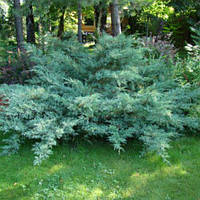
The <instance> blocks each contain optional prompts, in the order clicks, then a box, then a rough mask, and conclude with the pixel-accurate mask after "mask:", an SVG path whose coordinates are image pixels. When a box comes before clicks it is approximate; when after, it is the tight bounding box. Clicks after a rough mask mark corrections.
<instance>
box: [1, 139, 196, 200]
mask: <svg viewBox="0 0 200 200" xmlns="http://www.w3.org/2000/svg"><path fill="white" fill-rule="evenodd" d="M199 143H200V139H199V138H182V139H180V140H178V141H176V142H173V143H172V148H171V149H170V151H169V155H170V159H169V161H170V164H166V163H163V162H162V161H161V159H160V158H159V157H158V156H157V155H147V156H146V157H141V156H140V152H139V150H138V149H139V148H137V147H136V146H137V145H136V144H135V145H136V146H133V145H131V144H130V145H128V147H127V148H126V151H125V152H122V153H121V154H118V153H117V152H116V151H114V150H113V149H112V147H110V146H109V145H107V144H105V143H103V142H98V143H96V144H93V145H88V144H84V143H83V144H80V145H78V146H77V148H75V149H74V148H71V147H69V146H65V145H63V146H59V147H57V148H56V149H55V151H54V154H53V155H52V156H51V157H50V159H48V160H46V161H44V162H43V163H42V164H41V165H40V166H33V159H34V157H33V154H32V152H31V151H30V147H29V146H24V147H23V148H22V150H21V151H20V152H19V153H18V154H15V155H12V156H3V157H0V199H1V200H4V199H5V200H15V199H20V200H30V199H33V200H37V199H42V200H43V199H48V200H49V199H55V200H56V199H58V200H61V199H67V200H68V199H69V200H70V199H72V200H81V199H83V200H95V199H99V200H109V199H110V200H112V199H113V200H121V199H123V200H134V199H135V200H145V199H146V200H161V199H163V200H196V199H199V198H200V190H199V188H200V173H199V172H200V158H199V154H200V145H199ZM138 147H139V145H138Z"/></svg>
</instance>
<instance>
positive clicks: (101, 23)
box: [94, 2, 107, 33]
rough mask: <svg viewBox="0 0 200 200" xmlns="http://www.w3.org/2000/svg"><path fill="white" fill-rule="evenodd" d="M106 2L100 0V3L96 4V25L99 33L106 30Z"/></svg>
mask: <svg viewBox="0 0 200 200" xmlns="http://www.w3.org/2000/svg"><path fill="white" fill-rule="evenodd" d="M104 4H105V3H103V2H100V3H99V5H97V6H95V7H94V8H95V25H96V29H97V31H98V33H102V32H103V31H105V32H106V23H107V8H106V5H104Z"/></svg>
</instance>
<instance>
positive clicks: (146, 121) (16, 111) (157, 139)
mask: <svg viewBox="0 0 200 200" xmlns="http://www.w3.org/2000/svg"><path fill="white" fill-rule="evenodd" d="M133 43H134V42H133V41H132V39H130V38H127V37H125V36H124V35H120V36H118V37H116V38H113V37H111V36H107V35H105V36H104V37H102V38H101V39H100V40H99V42H98V44H97V45H96V47H95V49H94V50H93V51H92V52H90V51H88V50H87V49H85V48H84V47H82V46H81V45H80V44H78V42H76V41H74V40H68V41H59V40H57V39H54V38H53V39H52V38H51V39H47V41H46V46H45V48H43V50H40V49H37V48H35V47H32V48H30V49H29V51H30V52H31V53H32V57H33V62H34V63H37V65H36V66H35V67H34V70H33V71H34V74H35V76H34V78H32V80H31V81H29V84H28V85H25V86H21V85H13V86H8V85H4V86H2V87H1V93H2V94H4V95H6V97H7V98H8V99H9V106H8V107H5V108H4V111H3V112H0V124H1V126H0V128H1V130H2V131H3V132H4V133H10V134H11V138H9V139H7V140H6V141H5V142H6V143H7V145H6V146H5V147H4V151H3V152H4V153H8V152H10V150H11V152H15V151H16V150H18V148H19V145H20V143H21V141H23V139H24V138H28V139H31V140H34V146H33V150H34V153H35V155H36V159H35V164H39V163H40V162H41V161H42V160H43V159H45V158H47V157H48V156H49V154H51V153H52V147H53V146H55V145H56V144H57V141H58V140H74V139H76V138H79V139H87V140H90V139H92V138H94V137H103V138H105V139H107V140H108V141H109V142H110V143H111V144H112V145H113V146H114V148H115V149H116V150H118V151H121V150H122V149H123V146H124V145H125V144H126V142H127V139H128V138H135V139H138V140H141V141H142V142H143V143H144V144H145V148H144V149H145V150H148V151H156V152H157V153H158V154H160V155H161V156H162V157H163V158H164V159H165V158H166V156H167V154H166V149H167V148H168V147H169V141H170V140H171V138H173V137H177V136H178V135H179V134H180V133H181V132H183V131H184V130H185V129H186V128H188V129H190V131H192V130H197V129H199V127H200V126H199V119H198V118H195V117H190V116H188V115H187V113H188V112H189V110H190V108H191V107H192V105H193V103H194V102H196V101H197V100H198V99H199V97H200V91H199V89H193V90H192V89H191V87H190V86H189V85H187V86H181V85H180V84H179V83H178V82H177V81H176V80H175V79H173V78H172V77H173V73H174V71H173V68H172V67H171V66H169V65H168V64H166V62H165V61H164V60H162V59H150V58H149V59H147V58H145V56H144V51H143V48H139V47H138V48H135V47H134V48H133V47H132V44H133Z"/></svg>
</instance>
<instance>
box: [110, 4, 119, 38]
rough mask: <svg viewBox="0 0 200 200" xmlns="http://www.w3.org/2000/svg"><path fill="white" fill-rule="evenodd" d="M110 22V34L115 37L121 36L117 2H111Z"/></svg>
mask: <svg viewBox="0 0 200 200" xmlns="http://www.w3.org/2000/svg"><path fill="white" fill-rule="evenodd" d="M111 20H112V34H113V36H114V37H115V36H117V35H119V34H121V24H120V16H119V7H118V0H113V1H112V3H111Z"/></svg>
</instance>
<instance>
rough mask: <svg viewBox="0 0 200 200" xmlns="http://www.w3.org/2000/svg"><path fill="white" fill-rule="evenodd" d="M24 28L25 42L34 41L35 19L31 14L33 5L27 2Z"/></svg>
mask: <svg viewBox="0 0 200 200" xmlns="http://www.w3.org/2000/svg"><path fill="white" fill-rule="evenodd" d="M28 3H29V2H28ZM26 30H27V42H29V43H32V44H34V43H35V21H34V15H33V6H32V4H31V3H30V4H29V11H28V15H27V16H26Z"/></svg>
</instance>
